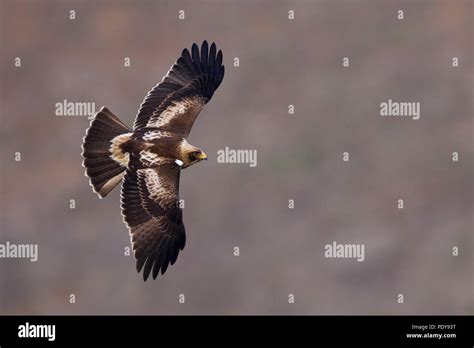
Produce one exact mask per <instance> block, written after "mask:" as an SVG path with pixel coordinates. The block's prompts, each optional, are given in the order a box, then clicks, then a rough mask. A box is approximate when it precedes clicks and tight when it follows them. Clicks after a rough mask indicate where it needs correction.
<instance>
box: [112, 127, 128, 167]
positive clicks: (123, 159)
mask: <svg viewBox="0 0 474 348" xmlns="http://www.w3.org/2000/svg"><path fill="white" fill-rule="evenodd" d="M132 135H133V133H126V134H120V135H117V136H116V137H115V138H113V139H112V141H111V143H112V144H111V145H110V153H111V155H110V158H112V159H113V160H114V161H115V162H117V163H118V164H120V165H121V166H124V167H128V163H129V162H130V154H129V153H128V152H126V153H123V152H122V150H121V149H120V145H122V144H123V143H125V142H126V141H128V140H130V138H131V137H132Z"/></svg>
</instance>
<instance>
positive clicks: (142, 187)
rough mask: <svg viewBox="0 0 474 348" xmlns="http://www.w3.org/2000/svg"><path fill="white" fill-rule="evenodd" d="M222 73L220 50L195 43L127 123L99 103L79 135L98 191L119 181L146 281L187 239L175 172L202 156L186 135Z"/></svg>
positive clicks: (102, 194) (139, 267)
mask: <svg viewBox="0 0 474 348" xmlns="http://www.w3.org/2000/svg"><path fill="white" fill-rule="evenodd" d="M223 78H224V66H223V65H222V51H219V52H217V51H216V45H215V44H214V43H213V44H212V45H211V46H210V47H209V46H208V44H207V42H206V41H204V42H203V44H202V46H201V49H200V50H199V48H198V46H197V45H196V44H193V46H192V49H191V52H189V51H188V50H187V49H184V50H183V52H182V53H181V56H180V57H179V58H178V60H177V61H176V63H175V64H174V65H173V66H172V67H171V69H170V70H169V71H168V73H167V74H166V76H165V77H163V79H162V80H161V82H160V83H158V84H157V85H156V86H155V87H153V89H152V90H151V91H150V92H149V93H148V95H147V96H146V97H145V100H144V101H143V103H142V105H141V106H140V109H139V110H138V114H137V116H136V118H135V124H134V125H133V130H131V129H129V128H128V127H127V125H125V124H124V123H123V122H122V121H121V120H120V119H119V118H118V117H117V116H115V115H114V114H113V113H112V112H111V111H110V110H109V109H107V108H105V107H102V109H101V110H100V111H99V112H98V113H97V114H96V115H95V117H94V119H93V120H92V122H91V124H90V127H89V129H88V130H87V132H86V136H85V137H84V142H83V145H82V149H83V152H82V156H83V157H84V161H83V166H84V167H85V168H86V176H87V177H89V181H90V185H91V186H92V188H93V190H94V192H96V193H97V194H98V195H99V197H100V198H104V197H105V196H107V194H109V192H110V191H112V189H113V188H114V187H115V186H117V185H118V184H119V183H120V182H121V183H122V191H121V197H122V199H121V208H122V214H123V217H124V222H125V223H126V224H127V226H128V228H129V231H130V235H131V241H132V244H133V250H134V253H135V259H136V263H137V272H140V271H141V270H142V269H143V279H144V280H145V281H146V280H147V279H148V277H149V275H150V274H152V276H153V279H156V277H157V276H158V274H159V272H160V271H161V274H164V273H165V271H166V269H167V268H168V265H169V264H170V263H171V264H174V263H175V261H176V259H177V257H178V253H179V251H180V250H183V248H184V245H185V243H186V234H185V229H184V224H183V213H182V211H181V208H180V207H179V205H178V199H179V176H180V173H181V170H182V169H184V168H187V167H189V166H191V165H193V164H195V163H197V162H200V161H202V160H205V159H207V156H206V154H205V153H204V152H203V151H202V150H201V149H199V148H197V147H195V146H193V145H191V144H189V143H188V142H187V141H186V138H187V136H188V135H189V132H190V131H191V127H192V126H193V123H194V121H195V120H196V117H197V116H198V115H199V113H200V112H201V110H202V109H203V107H204V105H205V104H206V103H208V102H209V101H210V100H211V98H212V95H213V94H214V91H215V90H216V89H217V88H218V87H219V85H220V84H221V82H222V79H223Z"/></svg>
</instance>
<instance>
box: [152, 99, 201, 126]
mask: <svg viewBox="0 0 474 348" xmlns="http://www.w3.org/2000/svg"><path fill="white" fill-rule="evenodd" d="M203 107H204V101H203V99H202V98H200V97H188V98H183V99H181V100H179V101H174V102H173V103H172V104H171V105H170V106H168V107H167V108H166V109H165V110H164V111H163V112H162V113H161V114H159V115H157V116H155V115H153V116H152V117H151V118H150V120H149V121H148V123H147V127H157V128H158V127H163V126H165V125H167V124H168V123H170V122H171V121H172V120H173V119H180V118H182V116H183V115H185V118H186V119H189V120H192V121H191V125H192V122H194V119H195V118H196V116H197V115H198V114H199V112H201V110H202V108H203Z"/></svg>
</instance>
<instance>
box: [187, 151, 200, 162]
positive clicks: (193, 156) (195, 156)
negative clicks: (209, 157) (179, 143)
mask: <svg viewBox="0 0 474 348" xmlns="http://www.w3.org/2000/svg"><path fill="white" fill-rule="evenodd" d="M199 154H200V151H194V152H191V153H190V154H189V159H190V160H191V161H195V160H197V159H198V158H199Z"/></svg>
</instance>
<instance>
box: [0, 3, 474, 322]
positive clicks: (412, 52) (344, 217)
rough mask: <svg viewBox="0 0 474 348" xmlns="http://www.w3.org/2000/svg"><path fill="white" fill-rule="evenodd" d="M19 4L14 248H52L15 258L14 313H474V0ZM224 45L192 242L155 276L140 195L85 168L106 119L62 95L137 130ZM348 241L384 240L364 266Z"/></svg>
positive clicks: (5, 289)
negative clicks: (127, 213)
mask: <svg viewBox="0 0 474 348" xmlns="http://www.w3.org/2000/svg"><path fill="white" fill-rule="evenodd" d="M0 6H1V12H0V13H1V15H0V19H1V35H2V36H1V63H2V64H1V89H2V90H1V93H2V94H1V98H2V99H1V107H2V109H1V138H0V139H1V156H2V157H1V171H2V180H1V185H2V186H1V205H0V208H1V209H0V210H1V225H0V226H1V240H0V242H1V243H4V242H5V241H10V242H12V243H38V244H39V260H38V262H36V263H32V262H30V261H29V260H14V259H1V260H0V282H1V283H0V301H1V302H0V311H1V313H3V314H30V313H34V314H40V313H46V314H64V313H67V314H78V313H84V314H116V313H124V314H125V313H134V314H142V313H143V314H175V313H177V314H467V313H470V314H473V312H474V298H473V297H474V296H473V292H474V291H473V264H474V263H473V262H474V258H473V217H472V212H473V172H474V170H473V169H474V168H473V146H472V145H473V122H472V115H473V103H472V100H473V99H472V97H473V93H472V92H473V91H472V86H473V66H472V58H473V42H474V41H473V20H472V17H473V2H472V1H457V0H456V1H416V2H414V1H408V2H400V1H375V0H373V1H362V0H361V1H329V0H327V1H230V0H225V1H217V0H209V1H191V0H189V1H41V2H40V1H10V0H8V1H5V0H2V1H0ZM71 9H73V10H75V11H76V19H75V20H70V19H69V10H71ZM399 9H402V10H404V14H405V19H404V20H403V21H400V20H398V19H397V18H396V15H397V10H399ZM179 10H185V13H186V19H185V20H184V21H182V20H178V11H179ZM288 10H294V11H295V16H296V19H295V20H293V21H291V20H288ZM204 39H207V40H209V41H210V42H212V41H215V42H216V43H217V45H218V47H219V48H221V49H222V50H223V52H224V63H225V65H226V76H225V78H224V82H223V84H222V85H221V87H220V88H219V90H218V91H217V92H216V94H215V95H214V98H213V100H212V102H211V103H209V104H208V105H207V107H206V108H205V109H204V111H203V112H202V113H201V115H200V117H199V118H198V120H197V122H196V124H195V127H194V129H193V131H192V133H191V136H190V139H189V140H190V142H191V143H192V144H194V145H197V146H199V147H201V148H202V149H203V150H204V151H206V152H207V153H208V154H209V156H210V160H209V161H208V162H207V163H201V164H199V165H196V166H194V167H192V168H190V169H189V170H186V171H185V172H184V173H183V175H182V178H181V195H182V197H183V198H184V199H185V201H186V208H185V211H184V220H185V224H186V227H187V235H188V239H187V245H186V248H185V249H184V251H183V252H182V253H181V254H180V256H179V258H178V261H177V263H176V264H175V265H174V266H171V267H170V268H168V271H167V273H166V274H165V276H164V277H160V278H158V279H157V280H156V281H148V282H146V283H144V282H143V280H142V278H141V275H138V274H136V272H135V263H134V260H133V256H129V257H127V256H124V255H123V252H124V248H125V247H126V246H128V245H129V236H128V231H127V229H126V227H125V225H124V224H123V223H122V218H121V215H120V209H119V190H118V189H117V190H115V192H113V193H112V194H111V195H110V196H109V197H108V198H107V199H105V200H99V199H98V198H97V196H96V195H95V194H94V193H93V192H92V190H91V188H90V187H89V185H88V182H87V179H86V178H85V177H84V169H83V168H82V167H81V156H80V152H81V149H80V145H81V142H82V137H83V136H84V133H85V130H86V128H87V127H88V125H89V120H88V119H87V117H57V116H55V104H56V103H57V102H62V101H63V100H64V99H67V100H68V101H72V102H83V101H85V102H95V103H96V107H97V109H98V108H100V107H101V106H102V105H106V106H107V107H109V108H110V109H111V110H112V111H113V112H114V113H116V114H117V115H118V116H120V117H121V118H122V120H124V121H125V122H126V123H128V124H129V125H132V123H133V119H134V116H135V114H136V110H137V108H138V106H139V105H140V103H141V101H142V99H143V97H144V96H145V95H146V93H147V92H148V90H149V89H150V88H151V87H152V86H154V85H155V84H156V83H157V82H158V81H160V80H161V78H162V76H163V75H164V74H165V73H166V72H167V71H168V69H169V67H170V66H171V64H172V63H173V62H174V61H175V60H176V58H177V57H178V55H179V54H180V52H181V50H182V49H183V48H184V47H190V46H191V44H192V43H193V42H202V40H204ZM15 57H21V60H22V66H21V68H15V67H14V58H15ZM124 57H130V58H131V67H129V68H125V67H124V65H123V62H124V61H123V60H124ZM234 57H239V59H240V67H233V64H232V63H233V58H234ZM343 57H349V58H350V67H349V68H343V67H342V58H343ZM452 57H458V58H459V62H460V66H459V67H458V68H453V67H452V66H451V59H452ZM388 99H392V100H395V101H410V102H411V101H414V102H420V103H421V119H420V120H418V121H414V120H411V119H409V118H396V117H394V118H383V117H381V116H380V115H379V105H380V103H381V102H384V101H387V100H388ZM289 104H294V105H295V110H296V113H295V115H288V105H289ZM226 146H229V147H231V148H236V149H257V150H258V166H257V167H256V168H249V166H248V165H244V164H219V163H217V162H216V152H217V151H218V150H219V149H223V148H225V147H226ZM17 151H19V152H21V154H22V161H21V162H15V161H14V153H15V152H17ZM345 151H348V152H349V153H350V156H351V157H350V162H348V163H346V162H343V161H342V153H343V152H345ZM454 151H457V152H459V156H460V161H459V162H453V161H452V160H451V156H452V155H451V154H452V152H454ZM399 198H403V199H404V200H405V209H403V210H399V209H397V200H398V199H399ZM70 199H75V200H76V209H75V210H71V209H69V200H70ZM289 199H294V200H295V209H294V210H290V209H288V200H289ZM332 241H337V242H339V243H364V244H365V261H364V262H356V261H355V260H353V259H326V258H325V257H324V245H325V244H327V243H332ZM234 246H238V247H240V256H239V257H235V256H234V255H233V248H234ZM453 246H457V247H459V250H460V255H459V256H457V257H453V256H452V248H453ZM180 293H183V294H185V296H186V303H185V304H179V303H178V294H180ZM289 293H292V294H294V295H295V303H294V304H289V303H288V294H289ZM399 293H402V294H404V296H405V303H404V304H397V302H396V300H397V297H396V296H397V294H399ZM70 294H75V295H76V303H75V304H70V303H69V295H70Z"/></svg>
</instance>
